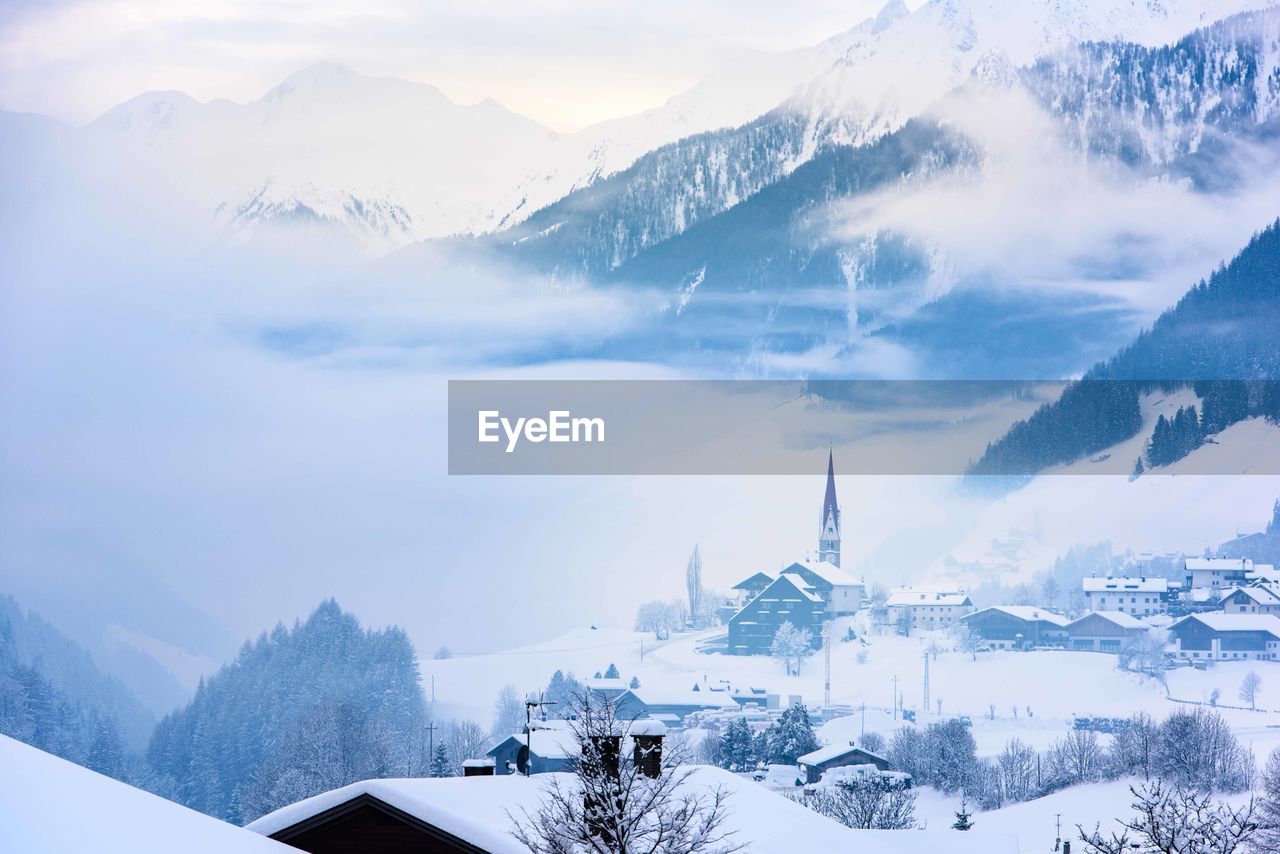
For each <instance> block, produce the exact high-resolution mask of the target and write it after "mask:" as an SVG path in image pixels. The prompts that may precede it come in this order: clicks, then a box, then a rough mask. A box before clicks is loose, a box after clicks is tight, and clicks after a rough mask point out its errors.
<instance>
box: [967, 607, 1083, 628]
mask: <svg viewBox="0 0 1280 854" xmlns="http://www.w3.org/2000/svg"><path fill="white" fill-rule="evenodd" d="M987 611H1000V612H1002V613H1005V614H1008V615H1009V616H1010V617H1017V618H1018V619H1019V620H1026V621H1027V622H1031V621H1033V620H1043V621H1045V622H1046V623H1053V624H1054V625H1055V626H1062V627H1064V628H1065V627H1066V626H1067V624H1068V623H1070V622H1071V620H1069V619H1067V618H1066V617H1064V616H1062V615H1061V614H1055V613H1053V612H1052V611H1046V610H1045V609H1044V608H1037V607H1036V606H1035V605H992V606H991V607H990V608H983V609H982V610H981V611H977V612H975V613H973V614H966V615H965V616H963V617H961V619H962V620H972V619H973V618H974V617H976V616H978V614H982V613H985V612H987Z"/></svg>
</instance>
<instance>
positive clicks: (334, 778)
mask: <svg viewBox="0 0 1280 854" xmlns="http://www.w3.org/2000/svg"><path fill="white" fill-rule="evenodd" d="M425 726H426V709H425V704H424V702H423V697H422V690H421V684H420V678H419V673H418V664H417V659H416V657H415V654H414V649H413V645H412V644H411V643H410V641H409V639H408V637H407V636H406V635H405V633H404V632H403V631H402V630H400V629H398V628H391V629H386V630H382V631H367V630H364V629H362V628H361V627H360V625H359V623H358V622H357V620H356V619H355V617H354V616H352V615H350V614H347V613H344V612H343V611H342V610H341V608H339V607H338V605H337V603H336V602H334V601H332V600H330V601H327V602H325V603H323V604H322V605H320V607H319V608H317V609H316V611H315V612H314V613H313V614H312V615H311V616H310V617H309V618H308V619H307V620H306V621H305V622H300V623H296V624H295V625H294V627H293V628H292V629H286V628H285V627H284V626H283V625H277V626H276V628H275V629H274V630H273V631H272V632H271V633H270V634H269V635H268V634H265V633H264V634H263V635H262V636H260V637H259V638H258V639H257V641H255V642H253V643H246V644H245V645H244V647H243V648H242V649H241V650H240V654H239V656H238V657H237V659H236V660H235V661H234V662H233V663H231V664H229V665H227V666H225V667H223V668H222V669H221V670H220V671H218V673H217V674H215V675H214V676H213V677H212V678H210V679H209V680H208V681H204V682H202V683H201V684H200V686H199V688H198V689H197V690H196V694H195V697H194V698H193V699H192V700H191V702H190V704H188V705H187V706H186V707H185V708H184V709H182V710H180V711H178V712H175V713H173V714H170V715H168V716H167V717H165V718H164V719H163V720H162V721H160V723H159V724H158V725H157V726H156V729H155V732H154V734H153V735H152V738H151V743H150V746H149V747H148V749H147V760H148V765H149V767H150V772H151V778H150V780H149V781H148V787H149V788H151V789H152V790H153V791H155V792H157V793H158V794H161V795H164V796H165V797H169V798H171V799H173V800H176V801H178V802H179V803H183V804H185V805H187V806H189V807H191V808H193V809H196V810H199V811H201V812H204V813H207V814H209V815H213V816H217V817H218V818H223V819H227V820H229V821H247V820H250V819H252V818H255V817H256V816H258V815H262V814H263V813H265V812H268V811H269V810H271V809H275V808H276V807H278V806H283V805H284V804H287V803H291V802H293V801H296V800H298V799H299V798H302V797H308V796H310V795H314V794H317V793H319V792H322V791H325V790H328V789H331V788H334V787H336V786H342V785H346V784H347V783H352V782H355V781H357V780H361V779H366V778H370V777H383V776H392V775H394V776H418V775H422V774H425V773H426V766H427V764H428V762H429V757H426V756H425V755H424V753H423V747H422V745H423V741H424V732H425Z"/></svg>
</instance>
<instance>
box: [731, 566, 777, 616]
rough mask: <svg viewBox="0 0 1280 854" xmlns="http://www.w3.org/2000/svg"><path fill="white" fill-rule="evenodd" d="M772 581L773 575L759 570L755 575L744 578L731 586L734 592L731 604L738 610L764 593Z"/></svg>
mask: <svg viewBox="0 0 1280 854" xmlns="http://www.w3.org/2000/svg"><path fill="white" fill-rule="evenodd" d="M772 583H773V576H772V575H770V574H769V573H767V572H757V573H756V574H755V575H752V576H750V577H748V578H744V579H743V580H742V581H739V582H738V583H737V584H735V585H733V587H732V588H730V589H731V590H733V594H732V597H731V598H730V600H729V604H730V605H731V606H732V607H733V608H734V610H737V609H739V608H741V607H742V606H743V605H745V604H747V603H748V602H750V601H751V600H752V599H754V598H756V597H757V596H759V595H760V594H761V593H763V592H764V589H765V588H766V587H768V586H769V585H770V584H772Z"/></svg>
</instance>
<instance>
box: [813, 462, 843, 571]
mask: <svg viewBox="0 0 1280 854" xmlns="http://www.w3.org/2000/svg"><path fill="white" fill-rule="evenodd" d="M818 560H825V561H827V562H828V563H832V564H835V565H836V566H839V565H840V503H839V502H838V501H836V466H835V457H834V456H833V455H832V453H831V452H830V451H828V452H827V493H826V495H825V496H824V497H823V499H822V520H821V522H820V525H819V528H818Z"/></svg>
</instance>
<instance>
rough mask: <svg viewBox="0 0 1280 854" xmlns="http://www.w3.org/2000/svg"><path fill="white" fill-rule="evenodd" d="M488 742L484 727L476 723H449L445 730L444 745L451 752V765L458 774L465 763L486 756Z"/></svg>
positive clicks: (456, 721)
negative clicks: (485, 749)
mask: <svg viewBox="0 0 1280 854" xmlns="http://www.w3.org/2000/svg"><path fill="white" fill-rule="evenodd" d="M488 740H489V739H488V737H487V736H486V735H485V732H484V727H482V726H480V724H478V723H476V722H475V721H465V720H462V721H459V720H454V721H449V725H448V726H447V727H446V728H445V733H444V743H445V746H446V748H447V749H448V751H449V763H450V766H451V767H452V768H453V770H454V771H455V772H458V771H459V769H461V768H462V763H463V762H465V761H467V760H468V759H479V758H481V757H482V756H484V748H485V744H486V743H487V742H488Z"/></svg>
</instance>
